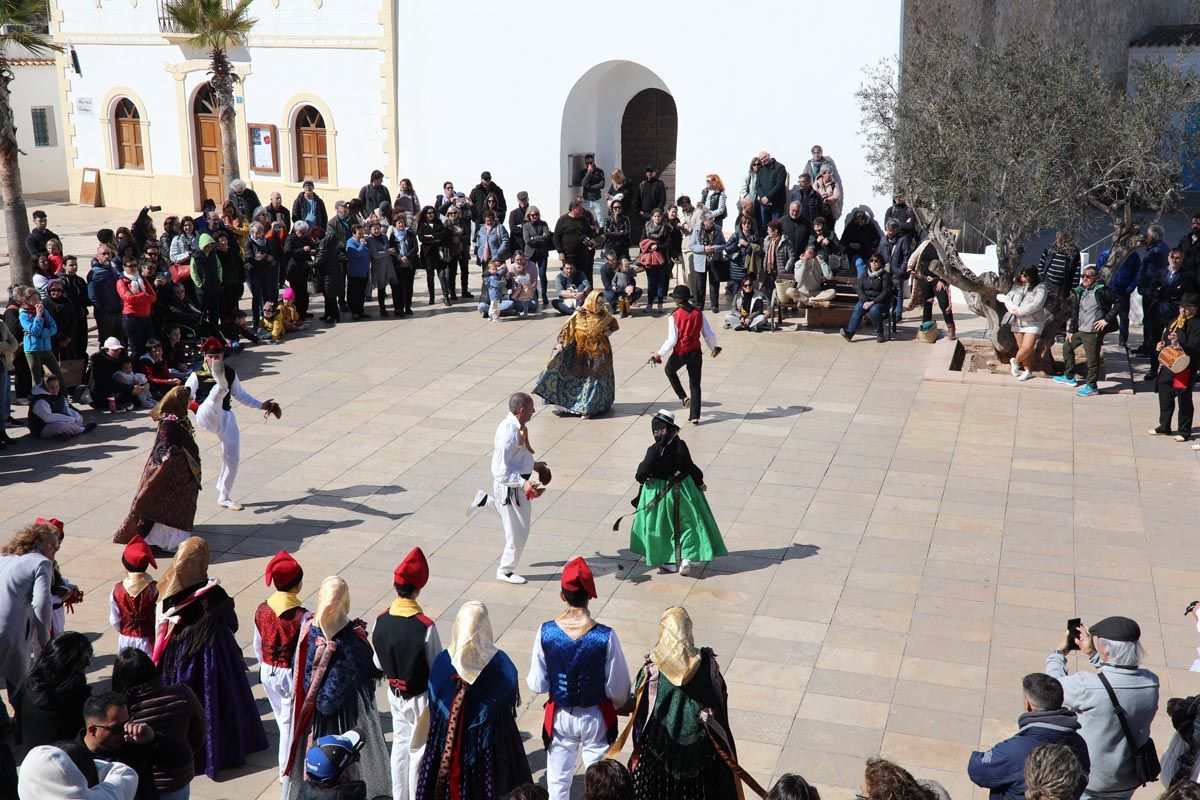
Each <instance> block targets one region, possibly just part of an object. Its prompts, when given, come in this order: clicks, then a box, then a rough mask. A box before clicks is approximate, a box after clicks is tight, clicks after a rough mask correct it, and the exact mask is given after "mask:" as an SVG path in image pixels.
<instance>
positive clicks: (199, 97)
mask: <svg viewBox="0 0 1200 800" xmlns="http://www.w3.org/2000/svg"><path fill="white" fill-rule="evenodd" d="M192 118H193V124H194V125H195V127H196V173H197V176H198V182H199V186H200V200H201V201H202V203H201V204H202V205H203V201H204V200H208V199H211V200H213V201H215V202H216V204H217V208H220V207H221V203H222V202H223V201H224V199H225V184H224V182H223V181H222V180H221V116H220V112H219V109H218V108H217V103H216V100H215V99H214V98H213V93H212V87H211V86H209V85H208V84H207V83H206V84H204V85H203V86H201V87H200V89H199V90H198V91H197V92H196V98H195V99H194V100H193V101H192Z"/></svg>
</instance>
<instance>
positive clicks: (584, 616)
mask: <svg viewBox="0 0 1200 800" xmlns="http://www.w3.org/2000/svg"><path fill="white" fill-rule="evenodd" d="M554 624H555V625H557V626H558V627H559V628H561V629H562V632H563V633H565V634H566V635H567V636H569V637H571V640H572V641H579V639H580V638H582V637H583V635H584V634H585V633H587V632H588V631H590V630H591V629H592V628H594V627H596V620H594V619H592V615H591V613H590V612H589V611H588V610H587V609H586V608H568V609H567V610H566V611H564V612H563V613H562V616H560V617H559V618H558V619H556V620H554Z"/></svg>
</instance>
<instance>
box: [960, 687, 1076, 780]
mask: <svg viewBox="0 0 1200 800" xmlns="http://www.w3.org/2000/svg"><path fill="white" fill-rule="evenodd" d="M1018 723H1019V724H1020V726H1021V729H1020V730H1018V731H1017V733H1016V735H1015V736H1013V737H1012V738H1011V739H1005V740H1004V741H1003V742H1000V743H999V744H997V745H996V746H995V747H993V748H992V749H991V750H988V751H987V752H985V753H980V752H978V751H977V752H974V753H972V754H971V759H970V761H968V762H967V774H968V775H969V776H970V777H971V782H972V783H974V784H975V785H976V786H982V787H983V788H985V789H991V793H990V794H989V797H990V800H1025V759H1026V758H1028V757H1029V754H1030V753H1031V752H1033V749H1034V748H1035V747H1037V746H1038V745H1040V744H1046V743H1050V742H1058V743H1060V744H1065V745H1066V746H1067V747H1070V748H1071V749H1072V750H1073V751H1074V752H1075V756H1076V757H1077V758H1078V759H1079V766H1080V767H1082V768H1083V777H1084V781H1085V785H1086V780H1087V776H1088V773H1089V772H1091V768H1092V763H1091V759H1089V758H1088V749H1087V742H1085V741H1084V740H1083V737H1082V736H1080V735H1079V728H1080V725H1079V720H1078V719H1076V717H1075V712H1073V711H1069V710H1068V709H1065V708H1058V709H1055V710H1053V711H1033V712H1030V713H1028V714H1022V715H1021V717H1020V719H1019V720H1018ZM1079 788H1080V790H1081V791H1082V790H1083V786H1080V787H1079Z"/></svg>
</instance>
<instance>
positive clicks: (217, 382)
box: [184, 336, 283, 511]
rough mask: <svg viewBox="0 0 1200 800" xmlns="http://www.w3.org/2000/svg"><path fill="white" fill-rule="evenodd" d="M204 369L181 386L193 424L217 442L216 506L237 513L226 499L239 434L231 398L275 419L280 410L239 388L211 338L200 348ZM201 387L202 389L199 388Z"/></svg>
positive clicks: (234, 472)
mask: <svg viewBox="0 0 1200 800" xmlns="http://www.w3.org/2000/svg"><path fill="white" fill-rule="evenodd" d="M200 352H201V353H202V354H203V355H204V369H203V370H201V371H200V372H193V373H192V374H191V375H189V376H188V379H187V382H186V383H185V384H184V385H185V386H187V388H188V389H190V390H191V392H192V397H195V398H197V401H196V402H198V403H199V405H194V409H193V410H195V412H196V422H197V423H199V424H200V427H201V428H203V429H204V430H206V431H209V432H210V433H214V434H216V436H217V438H218V439H220V440H221V473H220V474H219V475H218V476H217V503H219V504H220V505H221V506H223V507H225V508H228V509H230V510H231V511H241V510H242V504H241V503H237V502H234V500H232V499H231V498H230V496H229V495H230V493H231V492H232V491H233V481H234V479H236V478H237V471H238V461H240V460H241V440H242V436H241V432H240V431H239V430H238V424H237V417H236V416H234V413H233V410H232V404H231V402H230V400H231V398H232V399H235V400H237V401H238V402H239V403H241V404H242V405H244V406H250V407H251V408H257V409H261V410H262V411H264V412H266V413H267V414H274V415H275V418H276V419H279V417H280V415H281V414H282V413H283V410H282V409H281V408H280V407H279V404H278V403H276V402H275V401H274V400H270V399H268V400H262V401H259V400H255V399H254V398H253V397H251V396H250V394H249V393H248V392H247V391H246V390H245V389H243V388H242V382H241V381H239V380H238V377H237V374H236V373H235V372H234V371H233V367H231V366H229V365H228V364H226V363H225V345H224V344H222V343H221V340H220V339H217V338H216V337H215V336H213V337H209V339H208V340H207V341H206V342H204V344H203V345H201V346H200ZM202 387H203V388H202Z"/></svg>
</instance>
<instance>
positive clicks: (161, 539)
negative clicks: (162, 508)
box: [146, 522, 192, 550]
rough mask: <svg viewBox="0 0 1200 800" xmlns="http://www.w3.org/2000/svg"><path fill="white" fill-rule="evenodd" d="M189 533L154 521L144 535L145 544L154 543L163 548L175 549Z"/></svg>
mask: <svg viewBox="0 0 1200 800" xmlns="http://www.w3.org/2000/svg"><path fill="white" fill-rule="evenodd" d="M191 535H192V534H191V533H189V532H188V531H181V530H180V529H179V528H173V527H171V526H170V525H164V524H162V523H161V522H156V523H154V526H153V527H152V528H150V533H148V534H147V535H146V544H152V545H156V546H158V547H161V548H162V549H163V550H177V549H179V545H181V544H183V541H184V539H187V538H188V537H189V536H191Z"/></svg>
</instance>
